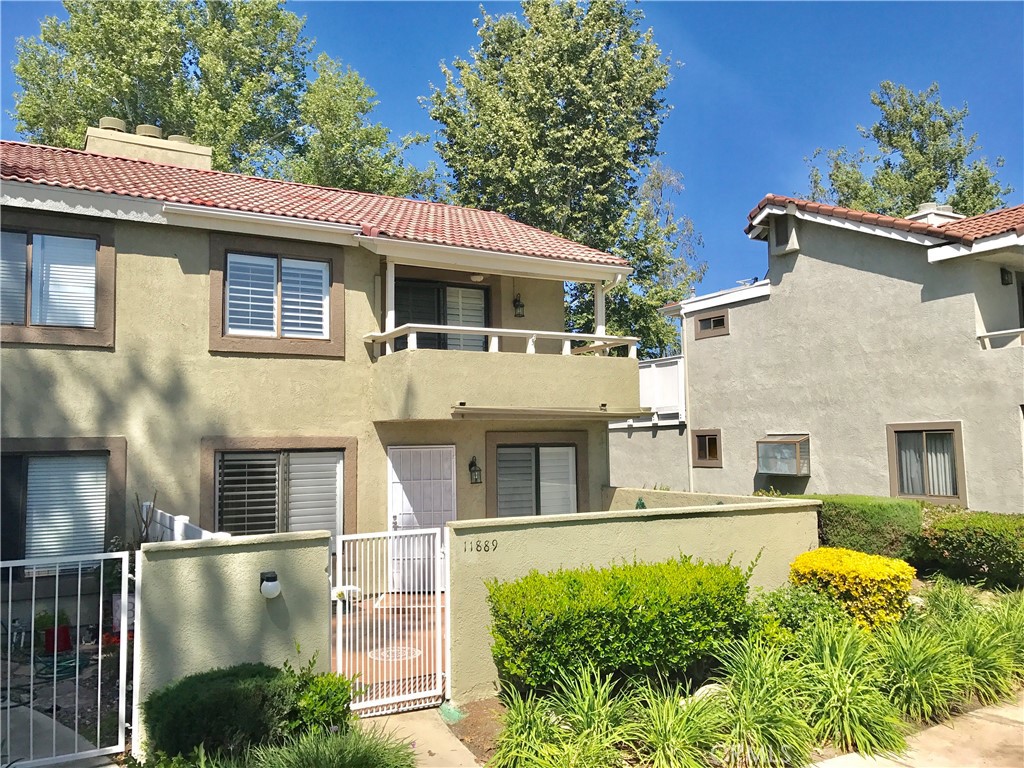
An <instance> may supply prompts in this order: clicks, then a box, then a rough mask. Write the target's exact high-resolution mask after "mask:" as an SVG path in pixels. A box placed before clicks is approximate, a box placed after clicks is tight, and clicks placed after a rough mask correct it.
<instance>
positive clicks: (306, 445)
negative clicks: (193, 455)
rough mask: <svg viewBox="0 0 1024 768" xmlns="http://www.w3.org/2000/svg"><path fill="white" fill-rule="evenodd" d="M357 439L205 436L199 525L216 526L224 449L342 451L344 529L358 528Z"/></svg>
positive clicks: (201, 471)
mask: <svg viewBox="0 0 1024 768" xmlns="http://www.w3.org/2000/svg"><path fill="white" fill-rule="evenodd" d="M357 448H358V441H357V439H356V438H355V437H346V436H337V437H220V436H212V437H204V438H202V439H201V440H200V444H199V494H200V495H199V525H200V527H202V528H205V529H206V530H208V531H215V530H217V522H218V521H217V516H218V512H217V492H218V489H217V461H218V454H221V453H288V452H289V451H341V453H342V499H341V505H342V507H341V511H342V521H341V522H342V530H341V531H339V533H354V532H355V531H356V521H357V519H358V518H357V516H356V502H357V501H358V495H357V489H358V474H357V470H358V466H359V456H358V450H357Z"/></svg>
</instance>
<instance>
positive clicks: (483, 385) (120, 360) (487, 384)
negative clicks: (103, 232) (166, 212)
mask: <svg viewBox="0 0 1024 768" xmlns="http://www.w3.org/2000/svg"><path fill="white" fill-rule="evenodd" d="M209 238H210V233H209V232H207V231H205V230H198V229H189V228H183V227H170V226H160V225H150V224H141V223H130V222H117V224H116V228H115V246H116V250H117V272H116V313H115V317H116V333H115V348H114V349H113V350H95V349H74V348H58V347H29V346H9V345H5V346H4V348H3V350H2V351H0V366H2V370H3V376H2V377H0V400H2V408H0V432H2V434H3V436H5V437H75V436H90V437H91V436H107V435H123V436H124V437H125V438H126V440H127V445H128V451H127V465H128V466H127V495H128V499H129V500H130V501H129V510H128V514H127V517H128V518H129V520H130V519H131V517H132V515H131V509H130V505H131V501H133V500H134V494H135V493H138V494H139V496H140V497H142V498H143V499H148V498H150V497H151V496H152V494H153V492H154V491H156V492H157V494H158V499H157V502H158V506H160V507H161V508H162V509H164V510H166V511H168V512H170V513H173V514H184V515H189V516H190V517H192V519H193V520H194V521H196V522H198V510H199V509H200V469H201V460H200V444H201V440H202V439H203V438H204V437H214V436H227V437H236V438H243V437H254V438H285V437H297V436H307V437H316V436H321V437H331V438H337V437H346V438H354V439H355V441H356V443H357V445H358V450H357V459H356V461H357V462H358V467H357V495H356V504H357V517H358V529H359V530H381V528H382V527H383V526H384V525H385V524H386V519H387V518H386V515H387V463H386V462H387V459H386V457H387V446H388V445H396V444H413V445H415V444H431V443H436V444H457V446H458V454H459V455H458V460H459V472H458V474H457V476H458V481H459V484H460V486H459V497H460V499H463V498H465V499H466V500H467V501H469V500H471V499H472V496H473V494H472V492H471V491H470V490H468V489H466V490H464V489H463V483H465V482H466V479H465V475H466V474H467V472H466V470H465V467H466V466H467V465H468V462H469V457H470V456H472V455H477V456H478V457H479V458H482V457H483V454H484V451H483V450H482V449H481V448H479V447H478V446H482V444H483V439H484V438H483V434H484V432H485V425H484V423H483V422H477V423H476V424H474V425H472V426H471V425H469V424H468V423H467V424H466V425H463V424H461V423H460V422H456V421H454V420H452V419H451V415H450V409H451V405H452V403H453V402H455V401H457V400H458V399H467V398H468V399H469V400H470V402H473V403H475V404H479V403H481V402H485V403H486V404H489V405H500V406H507V405H520V404H529V405H534V406H544V405H551V404H558V403H560V402H567V403H568V402H571V403H583V404H593V405H598V404H599V403H600V402H604V401H605V400H602V399H601V398H606V400H607V401H609V402H610V403H611V404H614V403H616V402H619V403H627V404H631V405H632V404H635V403H636V402H637V398H638V394H637V392H638V381H637V372H636V361H633V360H625V359H621V360H620V359H611V358H592V357H576V356H574V357H565V358H563V357H561V356H560V355H544V354H538V355H529V356H528V355H525V354H507V355H506V354H501V355H494V354H487V353H483V352H481V353H458V352H436V351H432V350H417V351H414V352H409V351H406V352H399V353H397V354H396V355H394V356H393V357H391V358H386V359H381V360H379V361H377V362H374V361H373V357H372V352H373V350H372V349H371V346H370V345H367V344H366V343H365V342H364V341H363V336H364V335H365V334H366V333H369V332H371V331H376V330H378V328H379V322H378V317H379V314H378V313H379V311H380V301H381V289H380V276H381V259H380V257H379V256H377V255H376V254H372V253H370V252H369V251H366V250H364V249H360V248H356V247H344V248H343V247H342V246H335V247H337V248H339V249H342V248H343V251H344V255H345V261H344V282H345V318H346V325H345V337H346V338H345V359H344V360H338V359H324V358H307V357H295V356H281V357H275V356H266V355H263V356H257V355H251V354H229V353H218V352H211V351H210V349H209V321H210V277H209V254H210V246H209ZM489 279H490V280H492V281H493V282H495V287H496V289H498V290H499V291H500V293H501V295H502V296H505V294H507V293H508V291H511V290H512V287H513V286H512V280H511V279H506V278H489ZM506 282H507V283H508V284H509V285H508V287H507V290H506V288H505V286H504V284H505V283H506ZM552 286H553V287H552ZM514 287H515V290H517V291H519V292H521V293H522V295H523V300H524V302H527V316H526V318H523V319H521V320H518V321H516V322H517V323H520V324H528V325H525V326H524V327H537V326H536V325H533V324H534V323H537V324H539V325H540V326H541V329H544V328H547V329H550V330H555V329H560V328H562V321H561V316H562V311H563V310H562V306H563V305H562V294H561V290H562V284H561V283H560V282H558V281H544V280H520V279H517V280H516V281H515V286H514ZM507 298H508V302H507V303H508V304H509V307H508V314H509V315H510V314H511V298H510V297H507ZM505 303H506V302H505V301H504V300H502V302H501V306H502V307H504V304H505ZM504 313H505V310H501V311H500V312H499V317H498V319H499V321H500V322H502V323H504V322H506V321H507V320H509V318H507V317H505V314H504ZM515 327H518V326H515ZM539 351H544V350H539ZM420 358H422V362H423V363H424V364H423V365H422V366H420V367H419V369H417V367H416V366H415V365H412V363H414V362H415V359H420ZM378 367H380V368H381V370H382V371H383V373H377V372H376V369H377V368H378ZM391 374H394V375H393V376H392V375H391ZM588 379H589V380H592V381H593V382H594V389H592V390H591V391H590V392H589V393H588V394H586V395H583V394H581V390H583V389H584V388H583V387H581V386H580V382H581V381H586V380H588ZM407 389H408V391H409V393H410V395H411V397H412V398H414V399H416V400H417V401H418V402H421V403H422V404H423V408H421V409H413V412H412V413H408V414H405V415H407V416H409V417H412V418H421V417H424V416H427V417H429V418H430V419H433V421H422V422H419V421H417V422H405V423H404V424H405V426H404V427H402V428H401V429H398V428H395V427H392V426H389V425H386V424H381V425H378V424H375V423H374V420H373V419H374V417H375V416H379V413H375V411H376V410H377V407H378V406H377V404H378V402H380V401H382V400H383V401H384V402H387V403H391V402H397V401H401V400H404V399H406V398H407V395H406V391H407ZM520 392H528V393H530V396H531V397H532V398H533V399H532V401H528V400H527V399H524V398H523V397H521V396H519V393H520ZM40 393H45V397H41V396H40ZM484 398H486V400H483V399H484ZM591 401H593V402H591ZM389 407H390V406H389ZM378 426H380V429H378ZM602 427H603V425H602ZM487 428H489V429H507V430H512V429H517V430H530V429H533V430H543V429H584V430H588V431H589V432H590V433H591V434H592V436H591V456H592V458H591V466H590V472H591V477H592V478H593V481H592V482H593V484H594V485H595V487H596V488H597V489H599V488H600V487H601V486H602V485H606V484H607V483H608V475H607V472H608V469H607V458H606V455H607V440H606V438H605V437H603V436H601V435H599V434H598V433H599V432H600V430H598V429H597V426H596V423H595V422H581V423H577V424H567V423H564V422H560V423H558V424H554V423H546V422H517V423H514V424H505V425H501V424H495V423H492V424H491V426H489V427H487ZM463 441H465V442H463ZM463 454H465V455H463ZM602 457H604V458H602ZM351 461H353V460H352V457H351V456H348V455H346V462H351ZM208 469H209V468H208ZM597 495H598V494H596V493H595V494H594V497H595V498H597ZM469 514H472V512H470V513H469ZM113 533H116V532H111V534H113Z"/></svg>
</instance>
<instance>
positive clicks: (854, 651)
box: [799, 622, 907, 756]
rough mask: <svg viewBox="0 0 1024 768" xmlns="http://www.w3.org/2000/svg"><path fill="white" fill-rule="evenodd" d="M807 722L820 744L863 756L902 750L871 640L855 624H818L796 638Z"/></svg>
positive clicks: (900, 726)
mask: <svg viewBox="0 0 1024 768" xmlns="http://www.w3.org/2000/svg"><path fill="white" fill-rule="evenodd" d="M799 646H800V648H801V653H800V656H799V662H800V663H801V664H802V666H803V669H804V672H805V674H806V687H807V692H808V709H807V712H808V719H809V722H810V724H811V727H812V729H813V730H814V734H815V737H816V738H817V739H818V741H821V742H827V743H831V744H833V745H834V746H836V747H838V748H839V749H842V750H844V751H845V750H856V751H857V752H860V753H861V754H864V755H868V756H873V755H892V754H896V753H898V752H901V751H903V750H904V749H906V745H907V744H906V738H905V726H904V723H903V720H902V719H901V718H900V713H899V711H898V710H897V709H896V707H895V706H894V705H893V703H892V702H891V701H890V700H889V699H888V698H887V697H886V695H885V693H883V692H882V688H881V685H882V675H881V670H880V668H879V667H878V665H876V664H875V663H874V659H873V658H872V657H871V636H870V635H869V634H868V633H867V632H866V631H865V630H863V629H860V628H859V627H856V626H854V625H853V624H849V623H844V622H839V623H834V622H818V623H817V624H815V625H813V626H812V627H810V628H809V629H807V630H806V631H804V632H803V633H801V635H800V637H799Z"/></svg>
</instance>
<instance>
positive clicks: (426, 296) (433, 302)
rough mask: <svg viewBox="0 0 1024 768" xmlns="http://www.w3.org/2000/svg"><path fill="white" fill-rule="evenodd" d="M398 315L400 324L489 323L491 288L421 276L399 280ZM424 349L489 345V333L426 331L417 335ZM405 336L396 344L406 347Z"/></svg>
mask: <svg viewBox="0 0 1024 768" xmlns="http://www.w3.org/2000/svg"><path fill="white" fill-rule="evenodd" d="M395 316H396V323H397V324H398V325H405V324H407V323H421V324H423V325H459V326H462V327H470V328H484V327H486V326H487V291H486V290H485V289H483V288H473V287H470V286H460V285H446V284H444V283H430V282H424V281H419V280H398V281H397V282H396V283H395ZM417 345H418V346H419V347H420V348H421V349H461V350H471V351H482V350H485V349H487V337H486V336H485V335H483V334H477V333H444V334H442V333H422V334H418V336H417ZM405 346H406V340H405V338H404V337H402V338H400V339H398V340H397V343H396V348H397V349H404V348H405Z"/></svg>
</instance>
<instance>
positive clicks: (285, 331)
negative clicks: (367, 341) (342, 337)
mask: <svg viewBox="0 0 1024 768" xmlns="http://www.w3.org/2000/svg"><path fill="white" fill-rule="evenodd" d="M329 283H330V275H329V272H328V269H327V264H326V263H325V262H322V261H300V260H298V259H281V335H282V336H291V337H297V338H306V339H325V338H327V318H328V314H329V311H330V304H329Z"/></svg>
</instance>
